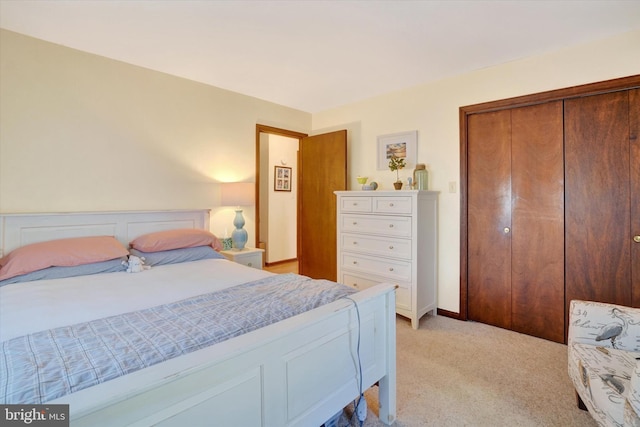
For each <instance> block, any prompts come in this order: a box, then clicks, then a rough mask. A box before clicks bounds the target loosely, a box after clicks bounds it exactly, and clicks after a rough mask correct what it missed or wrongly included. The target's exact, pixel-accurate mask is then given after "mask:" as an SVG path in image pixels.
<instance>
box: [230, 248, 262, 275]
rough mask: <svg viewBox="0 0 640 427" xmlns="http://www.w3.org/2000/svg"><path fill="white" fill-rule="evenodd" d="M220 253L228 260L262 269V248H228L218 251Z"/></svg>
mask: <svg viewBox="0 0 640 427" xmlns="http://www.w3.org/2000/svg"><path fill="white" fill-rule="evenodd" d="M220 253H221V254H222V255H224V257H225V258H226V259H228V260H229V261H233V262H237V263H238V264H242V265H246V266H247V267H253V268H257V269H259V270H262V254H263V253H264V249H258V248H244V249H242V250H241V251H234V250H233V249H229V250H227V251H220Z"/></svg>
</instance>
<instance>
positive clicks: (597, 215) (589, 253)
mask: <svg viewBox="0 0 640 427" xmlns="http://www.w3.org/2000/svg"><path fill="white" fill-rule="evenodd" d="M628 97H629V95H628V91H621V92H613V93H607V94H602V95H594V96H587V97H583V98H575V99H570V100H566V101H565V116H564V117H565V197H566V204H565V210H566V228H565V251H566V266H565V267H566V303H567V307H568V304H569V302H570V301H571V300H572V299H586V300H595V301H602V302H608V303H615V304H621V305H631V277H630V276H631V273H630V271H631V269H630V262H631V253H630V251H631V244H630V239H629V237H630V236H629V230H630V226H631V224H630V195H631V194H630V152H629V102H628V100H629V98H628Z"/></svg>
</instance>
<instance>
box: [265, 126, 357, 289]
mask: <svg viewBox="0 0 640 427" xmlns="http://www.w3.org/2000/svg"><path fill="white" fill-rule="evenodd" d="M281 137H284V138H281ZM272 143H273V144H272ZM295 143H297V151H296V154H295V156H294V154H293V151H291V152H290V153H289V152H287V151H286V150H284V149H283V150H281V149H280V148H281V147H280V144H284V145H287V146H296V144H295ZM271 145H273V147H270V146H271ZM272 149H273V150H272ZM292 150H294V149H292ZM283 163H295V165H296V167H295V168H294V167H291V166H286V165H284V164H283ZM279 170H282V172H279ZM272 171H273V172H272ZM279 173H282V174H283V176H282V177H281V176H280V175H278V174H279ZM285 175H286V177H288V186H289V187H287V184H286V183H285V182H281V181H280V179H281V178H285ZM256 182H257V184H256V239H257V240H256V246H257V247H259V248H262V249H265V253H266V256H265V260H266V263H268V264H270V265H274V264H276V265H277V264H278V263H283V262H289V261H291V260H297V262H298V269H297V270H298V273H299V274H302V275H305V276H308V277H311V278H313V279H327V280H333V281H335V280H336V279H337V262H336V261H337V259H336V257H337V241H336V221H337V218H336V211H337V209H336V197H335V194H334V192H335V191H339V190H346V188H347V131H346V130H345V129H343V130H338V131H333V132H328V133H323V134H319V135H314V136H307V135H306V134H302V133H298V132H293V131H287V130H283V129H277V128H272V127H268V126H262V125H257V126H256ZM289 190H290V191H289ZM281 193H284V195H282V194H281ZM280 205H283V206H280ZM284 205H286V211H285V206H284ZM293 206H297V210H293V209H294V208H293ZM272 226H274V227H272ZM285 230H286V231H285ZM265 231H266V233H265ZM294 240H295V241H296V243H297V244H296V245H295V251H294V250H293V247H294V245H293V243H292V242H293V241H294ZM283 245H284V246H287V247H288V248H289V252H286V253H276V251H275V249H274V248H278V250H279V249H280V248H281V247H282V246H283ZM293 257H295V258H293Z"/></svg>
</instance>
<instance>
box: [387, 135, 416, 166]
mask: <svg viewBox="0 0 640 427" xmlns="http://www.w3.org/2000/svg"><path fill="white" fill-rule="evenodd" d="M417 152H418V131H417V130H414V131H410V132H400V133H392V134H389V135H382V136H379V137H378V170H385V169H386V168H387V167H388V164H389V160H390V159H391V157H393V156H395V157H401V158H403V159H404V161H405V166H412V165H415V163H416V159H417V158H418V156H417Z"/></svg>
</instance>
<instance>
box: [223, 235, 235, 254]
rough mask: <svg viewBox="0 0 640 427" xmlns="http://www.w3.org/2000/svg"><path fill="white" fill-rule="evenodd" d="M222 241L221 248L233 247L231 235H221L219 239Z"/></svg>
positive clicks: (225, 249) (226, 249)
mask: <svg viewBox="0 0 640 427" xmlns="http://www.w3.org/2000/svg"><path fill="white" fill-rule="evenodd" d="M220 241H221V242H222V250H224V251H228V250H229V249H231V248H232V247H233V239H232V238H231V237H223V238H222V239H220Z"/></svg>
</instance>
